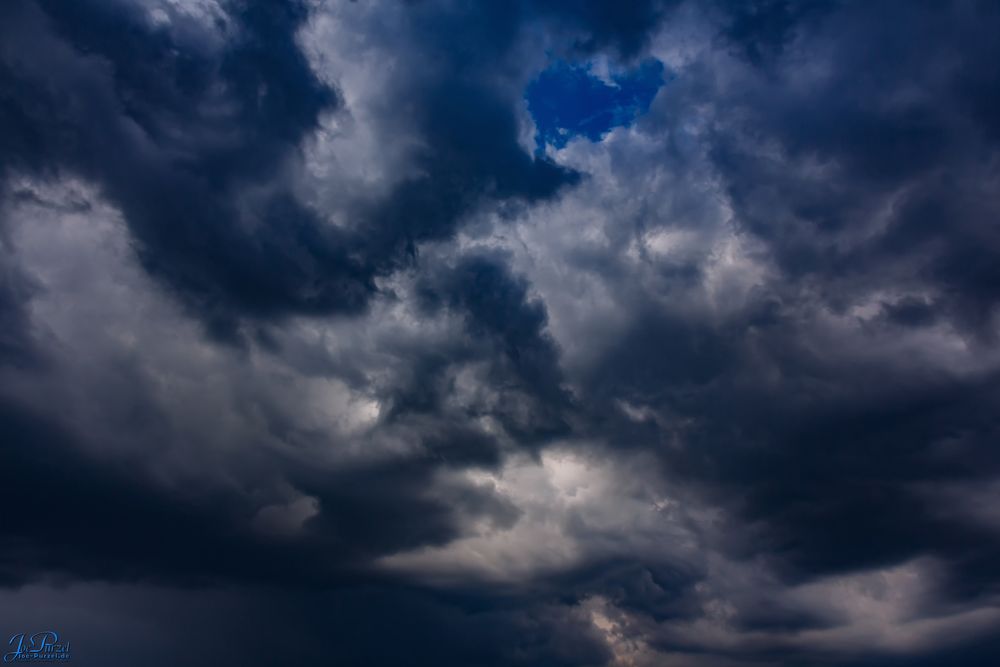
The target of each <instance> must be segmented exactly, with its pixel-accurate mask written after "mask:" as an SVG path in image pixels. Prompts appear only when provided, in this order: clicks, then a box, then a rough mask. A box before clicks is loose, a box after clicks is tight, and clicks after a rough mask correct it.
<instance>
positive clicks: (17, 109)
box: [3, 2, 574, 337]
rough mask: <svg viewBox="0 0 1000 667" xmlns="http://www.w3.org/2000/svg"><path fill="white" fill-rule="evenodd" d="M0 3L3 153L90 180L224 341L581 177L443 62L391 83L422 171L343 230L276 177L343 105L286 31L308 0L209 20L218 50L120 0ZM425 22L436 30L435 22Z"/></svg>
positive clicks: (334, 296)
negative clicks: (530, 142)
mask: <svg viewBox="0 0 1000 667" xmlns="http://www.w3.org/2000/svg"><path fill="white" fill-rule="evenodd" d="M417 11H419V9H418V8H415V9H414V12H417ZM5 14H6V20H5V22H4V24H5V25H4V29H5V40H4V41H5V46H6V49H5V51H6V53H5V58H4V69H3V73H4V83H3V87H4V89H5V90H6V91H7V93H6V94H5V96H4V99H5V105H4V109H5V111H4V120H3V123H4V125H5V127H6V128H7V131H5V133H4V134H5V135H6V136H8V137H12V138H9V139H7V141H8V142H10V143H11V145H10V146H6V147H5V151H4V154H5V156H6V157H7V159H8V161H10V162H11V163H12V166H15V167H20V168H32V169H40V168H45V169H50V170H51V169H56V168H62V169H67V170H71V171H75V172H78V173H81V174H83V175H85V176H87V177H91V178H95V179H97V181H98V182H100V183H101V185H102V186H103V188H104V190H105V192H106V193H107V194H108V195H109V196H110V197H111V198H112V199H113V200H114V201H115V202H116V203H117V204H118V205H119V206H121V207H122V210H123V212H124V214H125V217H126V220H127V222H128V224H129V226H130V229H131V231H132V233H133V234H134V235H135V238H136V241H137V243H138V246H139V252H140V256H141V257H142V260H143V263H144V265H145V266H146V268H147V270H149V271H150V272H151V273H152V274H153V275H155V276H157V277H158V278H160V279H162V280H164V281H166V283H167V284H168V285H169V286H170V287H171V288H172V289H173V290H174V291H175V292H176V293H177V294H178V295H179V296H180V298H181V299H183V300H184V301H185V302H186V303H187V304H188V305H189V306H191V307H192V308H194V310H195V312H196V313H197V314H198V315H199V316H200V317H202V318H203V319H204V320H205V321H206V323H207V324H209V325H210V326H211V327H212V328H213V329H214V330H215V331H216V333H218V334H220V335H223V336H227V337H228V336H231V335H232V334H233V333H235V330H234V327H235V326H236V325H237V324H238V323H239V320H240V318H242V317H244V316H249V317H250V318H265V319H266V318H270V317H280V316H282V315H285V314H295V313H303V314H322V313H334V312H348V313H350V312H357V311H359V310H360V309H362V308H363V307H364V306H365V304H366V303H367V300H368V298H369V296H370V294H371V293H372V292H373V291H374V289H375V286H374V283H373V279H374V277H375V276H376V275H378V274H379V273H380V272H383V271H385V270H387V269H389V268H390V267H393V266H395V265H396V264H397V262H398V261H400V260H402V259H403V254H402V253H405V252H412V250H413V244H414V243H416V242H418V241H421V240H425V239H431V238H441V237H446V236H448V235H449V234H450V233H451V232H452V231H453V229H454V226H455V225H456V223H457V219H458V217H459V216H460V215H461V214H462V213H463V212H464V211H466V210H468V209H469V208H470V207H471V206H473V205H474V204H475V203H476V202H477V201H478V200H479V199H480V198H482V197H484V196H493V197H499V198H509V197H524V198H527V199H528V200H533V199H537V198H542V197H546V196H549V195H551V194H552V193H553V192H554V191H555V190H556V189H557V188H558V187H559V186H560V185H562V184H565V183H568V182H572V181H573V180H574V177H573V175H572V174H571V173H569V172H567V171H566V170H564V169H561V168H559V167H557V166H555V165H553V164H552V163H550V162H548V161H546V160H534V159H532V158H531V157H530V156H528V155H525V154H524V153H523V151H521V150H520V149H519V147H518V145H517V142H516V132H517V128H516V124H515V118H514V115H513V112H512V110H511V109H510V108H509V105H508V104H507V103H506V100H504V99H503V98H501V97H498V96H497V95H496V94H495V93H494V92H493V91H491V90H490V89H489V87H487V86H484V85H482V84H480V83H479V82H477V81H476V80H475V77H469V76H468V75H467V74H466V75H464V76H463V75H462V74H461V72H460V70H459V67H460V63H458V62H455V63H452V62H447V61H446V65H445V67H444V70H443V72H442V73H441V76H440V77H437V78H435V79H434V80H432V81H422V82H420V83H421V86H420V87H419V88H411V89H409V90H404V91H400V92H401V93H402V94H403V95H404V96H405V97H406V103H407V104H408V105H410V108H411V109H413V111H415V114H416V116H417V122H418V126H419V129H420V131H421V132H422V133H423V136H424V140H425V143H426V146H427V150H426V151H424V152H423V153H422V154H421V156H420V157H419V164H420V169H421V171H422V172H423V173H424V175H423V176H422V177H419V178H416V179H413V180H408V181H407V182H405V183H403V184H401V185H400V186H399V187H398V188H397V189H396V190H395V191H394V192H392V193H391V194H390V195H389V197H388V198H387V200H386V201H385V202H383V203H380V204H378V205H376V206H375V207H374V210H372V211H368V212H366V213H365V214H364V215H365V216H370V219H371V222H369V223H366V225H363V226H368V227H369V228H367V229H364V230H363V231H362V232H361V233H357V234H345V233H342V232H339V231H338V230H337V229H336V228H333V227H331V226H330V225H328V224H325V223H324V221H323V220H322V219H321V217H320V216H319V215H318V213H317V212H316V211H313V210H310V209H309V208H307V207H305V206H304V205H302V204H301V203H299V202H298V201H297V200H296V199H294V198H293V197H292V196H291V194H290V193H289V192H288V190H287V185H284V184H282V183H281V181H282V173H281V172H282V168H283V164H285V163H286V162H287V161H288V160H290V159H292V157H293V155H294V153H295V150H296V146H297V144H298V142H299V141H300V140H301V139H302V138H303V137H304V136H305V134H306V133H307V132H309V131H310V130H312V129H314V128H315V127H316V123H317V118H318V115H319V114H320V113H321V112H324V111H331V110H334V109H335V108H336V106H337V104H338V102H337V96H336V92H335V91H333V90H331V89H329V88H327V87H326V86H324V85H323V84H322V83H321V82H319V81H318V80H317V79H316V78H315V75H314V73H313V72H312V70H311V69H310V67H309V64H308V63H307V62H306V60H305V57H304V56H303V54H302V53H301V52H300V50H299V49H298V47H297V45H296V43H295V31H296V30H297V28H298V27H299V26H300V24H301V22H302V20H303V19H304V18H305V16H306V10H305V7H304V6H303V5H302V4H301V3H298V2H290V3H275V4H270V3H267V4H262V3H247V4H241V3H237V4H235V5H234V6H233V11H232V13H231V14H230V15H229V16H228V17H226V18H225V19H223V18H219V19H217V21H219V23H220V27H221V29H223V30H225V31H226V32H227V33H231V34H232V37H231V41H230V42H229V43H227V44H226V45H224V46H223V47H222V49H221V52H217V49H216V50H213V49H212V48H210V47H209V46H206V45H199V44H197V43H194V44H190V43H183V42H182V41H181V40H180V38H179V37H176V36H175V35H173V34H172V33H171V32H170V31H168V30H164V29H157V28H156V27H154V26H150V25H149V22H148V18H147V17H144V16H142V15H141V14H140V13H139V11H138V9H134V10H133V9H130V8H126V7H123V6H120V5H115V4H108V3H96V2H83V3H71V4H66V3H49V4H46V3H42V4H41V5H36V4H34V3H29V2H16V3H13V4H12V5H10V6H8V7H7V8H6V9H5ZM416 20H418V21H419V20H420V19H419V18H418V19H416ZM426 20H427V21H428V23H429V26H428V30H429V32H430V33H431V34H430V35H429V36H428V39H431V40H433V38H434V33H435V32H436V31H438V30H441V29H444V26H439V25H437V24H436V23H435V20H436V19H435V17H434V16H433V15H432V16H430V17H429V18H428V19H426ZM492 26H493V24H489V26H482V27H481V31H482V32H481V34H487V28H491V27H492ZM514 27H516V24H514ZM489 34H494V33H489ZM477 45H478V43H477ZM505 46H506V45H505V44H503V43H501V44H498V45H496V48H497V49H498V50H499V51H500V52H501V53H502V52H503V49H504V47H505ZM36 49H41V51H42V53H44V56H42V57H38V56H37V55H36V54H35V50H36ZM443 55H444V57H445V58H446V59H448V60H449V61H450V60H451V59H453V58H459V57H461V53H455V52H446V53H444V54H443ZM456 70H458V71H456ZM67 101H68V102H69V103H68V104H67ZM248 210H249V211H252V212H248Z"/></svg>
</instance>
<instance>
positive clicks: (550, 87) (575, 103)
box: [524, 58, 665, 152]
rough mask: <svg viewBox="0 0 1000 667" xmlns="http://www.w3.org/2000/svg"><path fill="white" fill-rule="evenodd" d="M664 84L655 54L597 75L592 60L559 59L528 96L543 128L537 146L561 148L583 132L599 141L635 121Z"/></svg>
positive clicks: (538, 125) (539, 127)
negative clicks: (602, 74)
mask: <svg viewBox="0 0 1000 667" xmlns="http://www.w3.org/2000/svg"><path fill="white" fill-rule="evenodd" d="M664 82H665V79H664V69H663V63H661V62H660V61H659V60H656V59H652V58H651V59H649V60H644V61H643V62H641V63H639V64H638V65H636V66H635V67H633V68H631V69H628V70H623V71H620V72H613V73H611V75H610V76H609V77H600V76H598V75H597V74H596V73H595V72H594V68H593V64H592V63H567V62H565V61H561V60H560V61H556V62H554V63H553V64H552V65H550V66H549V67H548V68H547V69H546V70H545V71H543V72H542V73H541V74H539V75H538V77H537V78H536V79H534V80H533V81H532V82H531V83H529V84H528V87H527V89H526V90H525V94H524V97H525V100H527V103H528V111H529V112H530V113H531V116H532V118H533V119H534V121H535V127H536V128H537V130H538V131H537V133H536V135H535V146H536V150H537V151H539V152H541V151H543V150H544V149H545V146H547V145H551V146H554V147H556V148H562V147H564V146H565V145H566V144H567V142H569V141H570V140H571V139H572V138H573V137H578V136H583V137H586V138H587V139H590V140H591V141H600V140H601V138H602V137H604V135H605V134H607V133H608V132H609V131H610V130H611V129H613V128H615V127H625V126H628V125H631V124H632V122H634V121H635V119H636V118H637V117H639V116H640V115H641V114H643V113H645V112H646V111H647V110H648V109H649V105H650V104H651V103H652V102H653V98H654V97H656V93H657V91H659V89H660V87H661V86H662V85H663V84H664Z"/></svg>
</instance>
